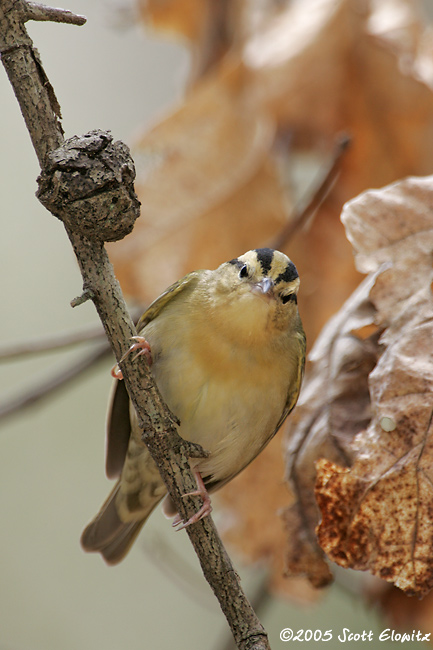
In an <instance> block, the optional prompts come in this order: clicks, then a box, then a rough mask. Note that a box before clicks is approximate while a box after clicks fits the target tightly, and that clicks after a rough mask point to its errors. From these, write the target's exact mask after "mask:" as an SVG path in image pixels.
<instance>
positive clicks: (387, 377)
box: [316, 177, 433, 596]
mask: <svg viewBox="0 0 433 650" xmlns="http://www.w3.org/2000/svg"><path fill="white" fill-rule="evenodd" d="M432 204H433V178H432V177H429V178H426V179H417V178H413V179H407V180H405V181H402V182H401V183H398V184H395V185H392V186H391V187H388V188H385V189H384V190H382V191H375V192H366V193H365V194H364V195H362V196H361V197H358V199H356V200H354V201H353V202H351V203H349V204H348V205H347V206H346V208H345V211H344V214H343V220H344V223H345V225H346V228H347V229H348V231H349V235H350V237H351V239H352V242H353V243H354V246H355V249H356V250H357V251H358V255H357V262H358V264H359V265H360V267H361V268H368V269H370V270H371V269H375V268H377V267H378V266H379V264H381V263H383V262H388V263H389V265H390V266H389V268H387V269H385V270H383V271H380V269H379V272H378V275H377V278H376V279H375V282H374V284H373V286H372V288H371V292H370V298H371V300H372V302H373V304H374V305H375V307H376V310H377V316H376V320H377V321H378V322H380V323H381V324H382V325H386V329H385V331H384V334H383V335H382V337H381V339H380V344H381V355H380V358H379V360H378V362H377V364H376V367H375V368H374V370H373V371H372V372H371V373H370V376H369V380H368V384H369V392H370V398H371V410H372V418H371V421H370V424H369V426H368V427H367V428H366V429H365V431H362V432H361V433H360V434H359V435H358V436H357V438H356V443H355V444H354V445H353V450H354V451H356V458H355V461H354V463H353V465H352V466H351V467H350V469H349V468H342V467H340V466H338V465H336V464H335V463H334V462H329V457H328V458H327V459H326V460H325V459H324V460H320V461H319V462H318V463H317V485H316V497H317V501H318V504H319V507H320V510H321V515H322V521H321V523H320V525H319V527H318V531H317V532H318V539H319V542H320V544H321V547H322V548H323V550H324V551H325V552H326V553H327V555H328V556H329V557H330V558H331V559H333V560H334V561H335V562H337V563H338V564H341V565H342V566H345V567H351V568H354V569H362V570H365V569H368V570H369V571H370V572H371V573H373V574H374V575H377V576H379V577H381V578H384V579H385V580H388V581H389V582H392V583H393V584H395V585H396V586H397V587H399V588H400V589H402V590H403V591H405V592H406V593H408V594H416V595H418V596H423V595H425V594H426V593H428V591H429V590H430V589H431V588H432V587H433V564H432V562H431V557H432V555H433V469H432V468H433V425H432V418H433V346H432V341H433V298H432V292H431V282H432V278H433V274H432V258H433V257H432V256H433V218H432V216H431V206H432Z"/></svg>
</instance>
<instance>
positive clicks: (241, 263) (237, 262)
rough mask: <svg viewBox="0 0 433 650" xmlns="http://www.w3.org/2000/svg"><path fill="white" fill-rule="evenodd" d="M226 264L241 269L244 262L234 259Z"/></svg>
mask: <svg viewBox="0 0 433 650" xmlns="http://www.w3.org/2000/svg"><path fill="white" fill-rule="evenodd" d="M227 264H233V266H237V267H238V269H241V268H242V267H243V266H244V262H241V260H240V259H239V258H238V257H235V258H234V259H233V260H229V261H228V262H227Z"/></svg>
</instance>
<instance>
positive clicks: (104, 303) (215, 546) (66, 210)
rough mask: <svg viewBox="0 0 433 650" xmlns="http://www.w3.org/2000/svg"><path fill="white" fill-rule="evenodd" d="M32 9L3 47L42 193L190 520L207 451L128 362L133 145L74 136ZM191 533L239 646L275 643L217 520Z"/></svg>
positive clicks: (14, 15)
mask: <svg viewBox="0 0 433 650" xmlns="http://www.w3.org/2000/svg"><path fill="white" fill-rule="evenodd" d="M32 7H33V8H32ZM32 11H34V5H32V6H31V7H30V8H29V5H28V3H26V2H25V0H0V52H1V56H2V62H3V64H4V66H5V69H6V71H7V74H8V76H9V80H10V82H11V84H12V86H13V88H14V91H15V94H16V96H17V99H18V102H19V104H20V107H21V111H22V113H23V116H24V119H25V122H26V125H27V128H28V131H29V134H30V137H31V139H32V142H33V146H34V148H35V151H36V155H37V156H38V159H39V163H40V165H41V169H42V174H41V176H40V178H39V179H38V180H39V192H38V196H39V199H40V200H41V202H42V203H43V204H44V205H45V206H46V207H48V209H49V210H50V211H51V212H52V213H53V214H55V216H57V217H58V218H59V219H61V220H62V221H63V223H64V225H65V228H66V231H67V234H68V236H69V239H70V241H71V243H72V246H73V248H74V251H75V254H76V256H77V260H78V263H79V266H80V269H81V272H82V276H83V283H84V291H85V293H86V295H87V296H89V297H91V299H92V300H93V302H94V304H95V307H96V309H97V311H98V314H99V316H100V318H101V321H102V323H103V326H104V329H105V332H106V334H107V337H108V339H109V341H110V344H111V347H112V349H113V352H114V354H115V356H116V359H117V360H118V362H119V365H120V367H121V370H122V373H123V377H124V381H125V384H126V387H127V389H128V393H129V395H130V398H131V400H132V402H133V404H134V406H135V408H136V411H137V415H138V420H139V424H140V427H141V430H142V436H143V441H144V442H145V443H146V445H147V446H148V448H149V451H150V453H151V455H152V457H153V458H154V460H155V461H156V462H157V464H158V467H159V470H160V472H161V476H162V478H163V480H164V482H165V484H166V486H167V489H168V491H169V493H170V496H171V497H172V499H173V501H174V503H175V505H176V507H177V509H178V511H179V513H180V514H181V516H182V517H183V518H189V517H190V516H191V515H192V514H193V513H194V512H196V510H197V507H198V498H197V497H187V498H182V495H184V494H185V493H187V492H190V491H193V490H194V489H195V481H194V478H193V475H192V473H191V470H190V467H189V457H191V456H192V455H196V456H197V455H200V454H201V455H203V453H204V452H203V450H201V449H199V448H198V446H195V447H192V446H191V445H190V444H188V443H187V442H186V441H184V440H183V439H182V438H181V437H180V436H179V434H178V432H177V428H176V420H175V418H174V417H173V415H172V414H171V413H170V411H169V410H168V408H167V407H166V406H165V404H164V403H163V401H162V399H161V396H160V394H159V391H158V389H157V387H156V386H155V384H154V382H153V381H152V377H151V376H150V372H149V369H148V367H147V364H146V363H145V361H144V359H137V360H136V361H135V362H133V361H132V359H131V356H130V355H129V356H127V357H126V358H125V359H124V361H122V362H120V359H121V358H122V355H123V354H124V353H125V352H126V350H127V349H128V348H129V343H130V339H131V337H132V336H133V335H134V334H135V329H134V325H133V322H132V320H131V318H130V316H129V314H128V311H127V308H126V305H125V302H124V300H123V296H122V294H121V291H120V286H119V284H118V282H117V280H116V278H115V276H114V272H113V268H112V266H111V264H110V262H109V260H108V256H107V253H106V251H105V248H104V241H112V240H115V239H120V238H122V237H124V236H125V235H126V234H127V233H128V232H130V230H131V229H132V227H133V223H134V221H135V219H136V218H137V216H138V213H139V209H138V205H139V204H138V200H137V198H136V196H135V193H134V189H133V180H134V177H135V169H134V165H133V162H132V159H131V158H130V156H129V151H128V149H127V147H126V146H125V145H123V144H122V143H119V142H116V143H112V138H111V136H110V134H108V133H105V132H101V131H97V132H92V133H90V134H87V135H86V136H82V137H81V138H72V139H70V140H68V141H66V142H65V141H64V138H63V130H62V127H61V124H60V121H59V118H60V106H59V104H58V102H57V100H56V98H55V95H54V91H53V89H52V88H51V86H50V84H49V82H48V79H47V77H46V74H45V72H44V70H43V67H42V64H41V61H40V59H39V57H38V55H37V53H36V51H35V50H34V48H33V44H32V41H31V39H30V37H29V36H28V34H27V32H26V30H25V27H24V22H25V21H26V20H27V19H28V18H29V16H30V15H31V13H32ZM52 11H53V12H54V10H52ZM49 13H50V9H47V10H46V11H45V12H44V14H45V16H48V15H49ZM57 15H58V12H57ZM186 530H187V533H188V535H189V537H190V540H191V542H192V544H193V546H194V549H195V551H196V553H197V555H198V558H199V561H200V564H201V567H202V570H203V573H204V575H205V577H206V579H207V581H208V582H209V584H210V585H211V587H212V589H213V591H214V593H215V595H216V597H217V598H218V600H219V603H220V605H221V608H222V610H223V612H224V614H225V616H226V618H227V621H228V623H229V625H230V628H231V630H232V633H233V636H234V638H235V641H236V644H237V646H238V648H239V649H242V650H265V649H266V648H269V644H268V640H267V635H266V632H265V630H264V629H263V627H262V625H261V624H260V621H259V620H258V618H257V617H256V615H255V613H254V611H253V609H252V607H251V605H250V604H249V602H248V600H247V598H246V597H245V594H244V593H243V591H242V589H241V586H240V581H239V577H238V576H237V574H236V572H235V570H234V568H233V565H232V563H231V561H230V558H229V557H228V555H227V553H226V551H225V549H224V547H223V545H222V543H221V540H220V539H219V537H218V534H217V531H216V529H215V526H214V524H213V521H212V519H211V518H210V517H207V518H205V519H204V520H201V521H200V522H197V523H196V524H193V525H192V526H190V527H188V528H187V529H186Z"/></svg>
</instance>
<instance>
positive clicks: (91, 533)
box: [81, 481, 161, 564]
mask: <svg viewBox="0 0 433 650" xmlns="http://www.w3.org/2000/svg"><path fill="white" fill-rule="evenodd" d="M119 486H120V481H118V482H117V484H116V485H115V487H114V489H113V490H112V492H111V493H110V495H109V496H108V499H107V500H106V501H105V503H104V504H103V506H102V507H101V509H100V511H99V512H98V514H97V515H96V517H95V518H94V519H93V521H91V522H90V524H88V525H87V526H86V528H85V529H84V531H83V534H82V535H81V546H82V547H83V549H84V550H85V551H90V552H92V551H93V552H96V551H99V553H101V555H102V557H103V558H104V560H105V561H106V562H107V564H117V563H118V562H120V561H121V560H123V558H124V557H125V555H126V554H127V553H128V551H129V549H130V547H131V546H132V544H133V542H134V540H135V538H136V537H137V535H138V533H139V532H140V530H141V527H142V526H143V524H144V523H145V521H146V520H147V518H148V517H149V515H150V514H151V512H152V511H153V510H154V508H155V507H156V506H157V504H158V503H159V501H160V500H161V497H157V498H155V499H149V501H148V504H147V505H148V508H146V509H145V510H143V511H140V513H137V514H138V516H139V518H137V519H135V520H133V521H129V522H124V521H122V520H121V519H120V517H119V515H118V512H117V507H116V496H117V494H118V491H119Z"/></svg>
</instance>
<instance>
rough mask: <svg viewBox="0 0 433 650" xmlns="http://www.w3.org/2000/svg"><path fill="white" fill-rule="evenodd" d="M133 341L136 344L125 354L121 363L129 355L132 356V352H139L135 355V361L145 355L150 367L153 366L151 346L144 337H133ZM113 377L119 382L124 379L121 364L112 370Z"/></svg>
mask: <svg viewBox="0 0 433 650" xmlns="http://www.w3.org/2000/svg"><path fill="white" fill-rule="evenodd" d="M132 340H133V341H135V343H133V344H132V345H131V347H130V348H129V350H127V351H126V352H125V354H124V355H123V357H122V358H121V359H120V361H123V360H124V359H126V357H127V356H128V354H131V352H135V350H138V352H137V354H136V355H135V357H134V359H133V361H135V359H136V358H137V357H141V356H142V355H143V354H144V356H145V357H146V360H147V363H148V364H149V366H151V365H152V354H151V351H150V345H149V343H148V342H147V341H146V339H145V338H144V336H133V337H132ZM111 376H112V377H114V379H119V380H120V379H123V374H122V371H121V370H120V368H119V364H117V363H116V365H115V366H113V367H112V368H111Z"/></svg>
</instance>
